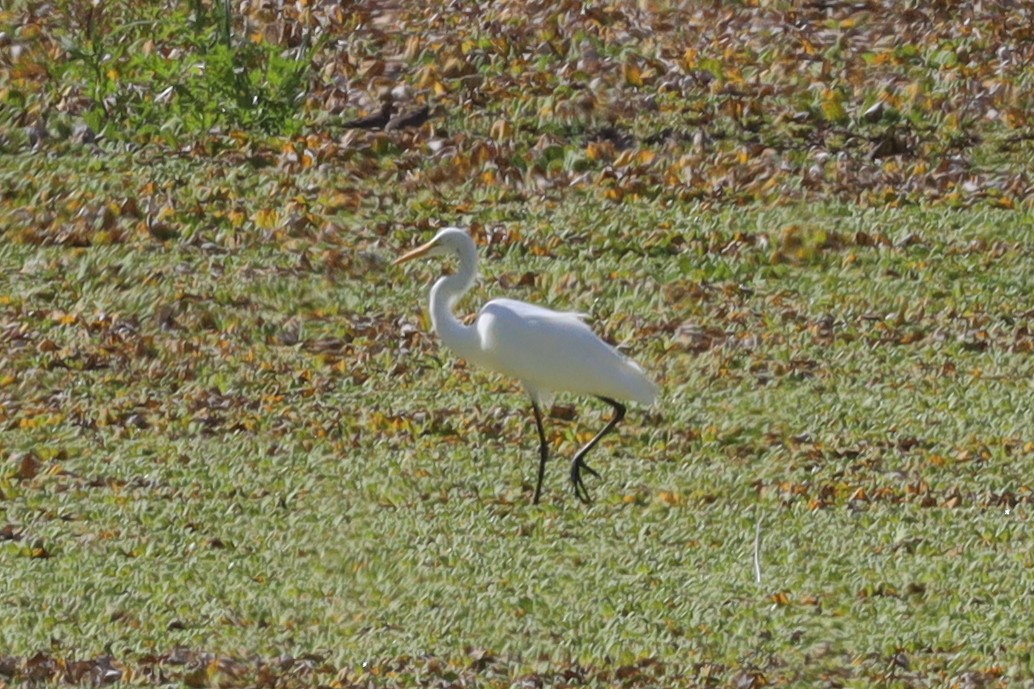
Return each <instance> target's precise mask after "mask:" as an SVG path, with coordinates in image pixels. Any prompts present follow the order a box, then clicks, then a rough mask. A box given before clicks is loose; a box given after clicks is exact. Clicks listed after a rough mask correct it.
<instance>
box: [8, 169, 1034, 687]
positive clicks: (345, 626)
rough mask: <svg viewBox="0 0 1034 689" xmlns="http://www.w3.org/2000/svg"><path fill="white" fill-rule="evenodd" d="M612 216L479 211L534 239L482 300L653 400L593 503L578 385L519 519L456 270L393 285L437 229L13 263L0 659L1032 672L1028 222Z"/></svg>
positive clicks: (646, 210)
mask: <svg viewBox="0 0 1034 689" xmlns="http://www.w3.org/2000/svg"><path fill="white" fill-rule="evenodd" d="M170 165H171V163H170ZM157 169H158V173H157V174H161V173H160V171H161V169H162V168H161V167H159V168H157ZM261 186H262V185H261V183H259V184H256V185H255V187H254V188H261ZM244 193H245V194H246V196H245V197H244V201H243V202H244V203H257V201H256V199H255V197H253V196H251V195H250V193H251V192H249V191H245V192H244ZM214 203H216V204H217V207H222V204H227V202H226V200H225V199H217V200H216V201H215V202H214ZM227 205H229V204H227ZM599 211H600V209H599V207H598V206H597V205H596V203H595V202H589V201H587V200H583V199H580V198H571V199H569V200H566V201H563V202H560V203H526V204H522V205H520V206H514V207H511V208H505V207H503V208H493V209H486V210H485V211H484V213H486V214H489V213H491V214H493V215H495V216H498V215H499V214H504V215H505V214H508V213H509V214H512V219H510V220H508V222H507V227H510V228H512V229H516V230H519V231H520V233H521V235H522V238H521V240H520V241H518V242H513V243H509V244H507V243H504V244H501V245H499V246H495V247H493V248H492V249H491V250H490V251H487V250H483V252H482V253H483V254H486V255H487V257H486V260H485V261H484V263H483V266H482V273H483V275H484V276H485V277H484V278H483V279H482V281H481V284H480V285H479V286H478V287H477V288H476V290H475V291H474V293H473V294H472V295H471V297H470V298H469V300H467V301H465V302H463V303H461V305H460V310H461V311H473V310H474V309H476V308H477V306H478V304H479V303H481V302H483V301H484V300H485V299H487V298H489V297H490V296H495V295H499V294H506V295H507V296H512V297H517V298H522V299H527V300H531V301H535V302H539V303H546V304H549V305H551V306H554V307H556V308H564V309H572V310H580V311H585V312H587V313H590V314H591V315H592V316H593V318H594V326H595V327H596V328H597V329H598V330H600V331H601V332H604V333H607V334H608V335H609V336H612V337H614V338H615V339H616V340H619V341H624V342H625V343H627V344H628V345H629V347H630V351H631V354H632V355H633V356H634V357H635V358H636V359H637V360H638V361H640V362H641V363H642V364H643V366H644V367H645V368H646V369H647V370H648V371H649V372H650V373H651V374H652V375H654V376H655V377H656V378H657V379H658V380H659V381H660V383H661V384H662V387H663V389H664V395H663V397H662V401H661V402H660V404H659V405H658V406H657V407H656V408H654V409H651V410H641V409H632V410H631V413H630V414H629V417H628V419H627V421H626V423H625V424H623V425H622V427H621V428H620V432H619V433H617V434H615V435H613V436H611V437H609V438H608V439H607V441H606V442H605V443H603V445H602V446H601V447H600V448H599V449H598V450H597V451H596V454H595V455H594V456H595V459H594V460H593V462H592V464H593V466H595V467H596V468H598V469H599V470H600V471H601V473H602V475H603V478H602V480H598V481H594V482H592V484H591V487H590V490H591V491H592V492H593V494H594V495H595V497H596V499H597V501H596V503H595V504H593V505H592V506H589V507H585V506H582V505H581V504H579V503H578V502H577V501H576V500H575V499H574V498H573V496H572V495H571V492H570V490H569V486H568V485H567V484H566V482H565V476H566V471H565V469H566V466H565V462H566V459H567V458H569V457H570V456H571V455H572V454H573V452H574V451H575V449H576V448H577V447H578V446H579V445H580V444H581V443H583V442H584V441H585V440H586V439H587V437H588V435H589V434H591V433H592V432H594V431H595V430H596V429H597V428H598V427H599V425H600V424H601V423H602V422H603V415H604V413H605V410H604V409H602V408H601V407H602V405H599V404H595V403H593V402H591V401H587V400H575V399H571V398H566V397H564V396H561V397H560V399H559V402H560V403H561V404H575V405H576V406H575V415H574V418H573V419H572V420H564V419H562V418H550V419H548V420H547V425H548V429H549V433H550V437H551V441H552V443H553V446H554V450H555V453H556V459H555V460H554V461H553V463H552V464H551V465H550V466H549V467H548V474H547V480H546V494H545V499H544V501H543V502H544V504H543V505H541V506H537V507H536V506H533V505H531V504H530V497H531V489H532V480H533V472H534V465H535V461H536V459H535V458H536V453H535V438H534V430H533V427H532V425H531V421H530V415H529V413H528V412H529V410H528V405H527V403H526V401H525V399H524V397H523V395H522V393H521V391H520V390H519V388H518V386H517V384H516V383H515V382H513V381H507V380H504V379H501V378H499V377H496V376H494V375H492V374H487V373H484V372H481V371H478V370H475V369H471V368H469V367H467V366H464V365H462V364H459V363H458V362H456V360H455V359H454V357H453V356H452V355H451V354H450V353H448V352H447V351H445V350H443V349H442V348H441V347H440V346H439V345H438V343H437V342H436V341H435V338H434V336H433V334H431V333H429V332H428V328H429V324H428V322H427V319H426V316H425V315H423V313H424V308H425V307H424V302H425V299H426V293H427V287H428V286H429V284H430V282H431V281H432V280H433V279H434V278H435V277H436V276H437V275H438V274H439V272H440V271H441V270H442V267H441V266H437V265H433V264H425V265H420V266H418V267H415V268H412V269H409V270H406V271H402V270H399V269H392V268H388V267H387V263H386V262H387V260H388V259H390V258H391V257H392V256H393V255H394V253H395V252H396V251H400V250H402V249H404V248H406V247H409V246H411V245H412V244H413V243H414V242H416V241H418V240H420V239H422V238H423V234H422V233H414V232H411V231H408V230H403V229H402V228H401V227H399V228H395V229H394V231H392V232H390V234H389V235H388V236H387V238H386V239H385V240H382V239H380V238H377V237H376V236H375V235H374V234H372V233H368V232H366V231H365V230H364V229H363V228H362V227H360V224H359V223H358V222H355V221H354V220H350V219H348V218H345V219H343V222H342V224H343V226H344V227H346V228H350V229H343V230H342V231H341V233H339V234H331V235H325V236H323V237H322V238H321V239H315V238H313V237H309V236H305V237H299V238H292V237H290V236H286V235H270V237H269V239H270V241H268V242H262V241H258V240H257V237H258V233H257V230H255V231H253V232H251V233H250V234H248V235H247V236H246V237H245V239H244V241H240V242H236V243H232V242H226V243H224V242H221V241H211V240H212V239H213V235H211V234H209V230H207V229H204V228H203V227H202V225H198V226H197V230H196V232H195V231H193V230H192V231H189V232H184V233H183V235H181V236H180V237H179V238H175V239H171V240H165V241H161V240H158V239H155V238H151V237H147V236H145V235H140V236H137V235H133V236H132V237H131V238H130V239H128V240H127V241H124V242H122V243H117V244H114V245H111V246H93V247H86V248H61V247H54V246H35V245H31V244H24V243H23V244H12V243H8V244H6V245H5V246H4V248H3V250H2V251H0V261H2V262H3V271H2V275H3V277H2V278H0V304H2V306H0V326H2V331H3V333H5V335H4V337H5V343H6V344H5V352H4V355H3V357H4V367H3V372H2V374H3V379H2V381H0V382H2V387H0V401H2V406H0V409H2V410H3V418H2V420H0V423H2V424H3V426H4V428H5V433H4V436H3V439H2V441H0V443H2V449H3V456H4V458H5V459H4V464H3V477H2V479H0V508H2V509H3V517H2V521H3V522H4V523H5V524H7V525H9V526H10V534H11V537H10V538H7V539H6V540H5V541H4V542H3V543H0V559H2V560H3V563H4V570H5V573H6V574H5V578H4V582H3V585H2V589H0V601H2V604H3V606H4V608H5V610H6V611H7V612H6V621H5V623H4V624H3V625H0V643H2V644H3V646H4V647H5V648H6V649H8V652H10V653H14V654H20V655H31V654H32V653H34V652H36V651H37V650H40V649H44V648H48V649H59V650H60V651H61V652H63V653H66V654H69V655H76V656H83V655H95V654H100V653H109V652H110V653H113V654H114V655H116V656H118V657H121V658H133V657H142V656H144V655H146V654H150V653H161V652H167V651H168V650H169V649H171V648H175V647H180V646H185V647H190V648H199V649H204V650H207V651H211V652H215V653H225V654H230V655H242V656H250V655H253V654H257V655H260V656H266V657H276V656H278V655H281V654H292V655H301V654H305V653H318V654H320V655H321V656H324V657H326V658H327V659H328V662H331V663H333V664H335V665H337V666H349V667H360V666H361V665H362V664H363V663H364V662H367V661H376V660H378V659H390V658H400V657H405V656H411V657H418V656H421V655H423V654H436V655H440V656H443V657H459V656H462V655H463V654H464V653H465V652H466V651H465V649H466V648H468V647H482V648H488V649H492V650H493V651H495V652H497V653H500V654H506V655H507V656H508V657H511V658H514V659H515V661H514V663H515V664H514V666H513V672H514V673H515V674H519V673H521V672H526V671H529V670H532V669H535V668H536V667H538V666H539V665H540V664H541V663H543V662H545V663H547V665H548V664H549V663H565V662H577V663H579V664H582V665H584V666H588V667H616V666H620V665H624V664H627V663H631V662H633V661H635V660H637V659H640V658H644V657H651V658H657V659H660V660H662V661H663V662H664V663H665V664H666V665H667V666H668V667H670V668H673V669H674V670H673V671H675V672H677V673H678V674H679V675H680V676H681V677H683V678H692V677H694V676H696V677H698V679H699V676H700V673H701V672H703V670H701V667H703V666H704V665H706V664H714V667H713V669H712V670H709V671H708V672H712V671H713V672H714V673H716V675H717V676H718V677H720V678H724V679H725V680H729V679H730V678H732V677H733V676H734V675H735V673H736V672H737V671H738V670H739V669H743V668H747V669H756V670H758V671H760V672H763V673H765V674H766V676H768V677H769V678H771V679H772V680H773V681H776V680H779V681H784V682H798V681H800V682H810V681H817V680H818V679H820V678H822V677H824V676H828V675H829V674H830V673H841V675H842V676H844V677H847V678H849V679H850V678H855V680H857V681H861V680H871V681H875V680H876V679H878V678H879V677H881V676H883V675H881V674H880V673H884V674H886V671H885V669H883V668H884V665H886V664H887V663H891V664H892V663H893V659H894V658H896V657H899V659H900V657H904V658H906V659H907V662H908V667H909V668H910V670H909V671H910V672H912V673H915V674H916V676H923V677H928V678H929V677H954V676H958V675H960V674H961V673H963V672H966V671H970V670H979V671H987V670H988V668H993V667H998V668H1000V673H1003V674H1001V676H1004V677H1008V678H1010V679H1015V680H1016V681H1019V680H1020V679H1029V677H1030V667H1029V657H1030V652H1031V648H1030V641H1029V639H1028V638H1027V637H1028V636H1029V635H1027V634H1026V633H1025V631H1024V628H1023V626H1022V625H1021V624H1017V617H1016V616H1017V614H1018V612H1017V611H1020V610H1023V609H1025V608H1026V602H1027V601H1026V597H1027V596H1026V593H1025V592H1026V591H1028V590H1030V589H1031V586H1032V583H1034V582H1032V578H1034V574H1032V572H1034V559H1032V554H1031V552H1032V550H1031V548H1032V543H1031V539H1030V535H1029V529H1028V528H1027V527H1028V523H1029V516H1030V514H1029V512H1030V500H1031V486H1030V482H1029V476H1030V473H1031V472H1030V469H1031V462H1032V452H1034V450H1032V447H1034V444H1032V443H1034V437H1032V436H1031V434H1030V428H1031V427H1032V421H1034V419H1032V414H1031V411H1030V409H1029V404H1028V403H1027V402H1028V400H1029V399H1030V395H1031V392H1032V390H1031V383H1030V380H1031V376H1030V373H1031V362H1030V348H1029V346H1028V344H1029V338H1030V334H1029V332H1028V327H1029V321H1030V315H1029V313H1030V309H1031V305H1030V303H1029V300H1028V296H1027V295H1029V289H1028V287H1029V278H1028V276H1029V275H1030V274H1031V270H1030V268H1031V266H1030V248H1029V240H1028V237H1027V227H1028V225H1029V220H1030V219H1029V217H1028V216H1026V215H1025V214H1024V213H1021V212H1011V213H1010V212H1005V211H992V210H969V211H951V210H924V209H886V210H873V209H859V208H852V207H846V206H838V205H831V206H821V207H812V208H800V207H788V208H779V207H775V208H768V209H763V208H757V209H750V210H742V209H739V210H736V211H732V210H718V211H714V210H708V209H707V208H705V207H701V206H693V205H689V206H672V207H669V208H659V207H658V206H656V205H653V204H641V205H637V204H627V205H622V206H613V207H608V208H607V209H606V211H607V212H606V213H605V214H603V215H602V217H601V214H600V212H599ZM401 212H402V213H403V214H405V213H412V214H418V213H420V212H421V211H419V210H414V209H413V208H408V209H404V210H402V211H401ZM478 212H480V211H475V212H474V214H472V215H471V216H469V217H467V218H462V217H461V218H457V222H466V221H477V213H478ZM350 223H351V224H350ZM186 227H188V228H189V227H190V226H189V225H187V226H186ZM249 227H250V226H249ZM863 235H864V236H863ZM880 236H885V237H886V238H887V240H886V241H883V240H881V239H880ZM909 236H911V239H908V240H905V239H904V238H906V237H909ZM193 237H199V238H200V237H206V239H202V240H198V241H195V239H193ZM216 239H217V238H216ZM206 241H208V242H210V243H208V244H206V243H205V242H206ZM539 249H542V250H539ZM333 252H339V253H340V254H343V256H344V258H343V259H333V258H332V254H333ZM302 254H305V255H306V260H304V261H303V260H301V259H300V256H301V255H302ZM526 271H530V272H531V273H532V276H533V279H532V280H531V281H530V282H528V281H526V282H524V283H522V286H518V285H517V281H515V280H511V281H509V282H508V283H506V284H509V286H508V287H503V286H500V284H499V281H500V279H501V278H503V277H505V276H519V275H522V274H523V273H524V272H526ZM403 326H405V330H406V332H405V333H403V332H402V330H403ZM694 329H695V330H694ZM694 332H698V333H704V336H703V339H701V338H700V337H696V336H694V335H693V333H694ZM26 462H28V464H27V463H26ZM755 556H756V557H757V564H756V565H755ZM758 573H760V581H758V578H757V575H758ZM400 681H401V680H400ZM413 681H414V682H416V680H413ZM685 681H687V682H688V681H689V680H688V679H686V680H685ZM701 681H702V680H701Z"/></svg>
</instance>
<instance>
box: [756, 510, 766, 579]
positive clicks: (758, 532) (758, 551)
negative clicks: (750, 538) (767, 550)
mask: <svg viewBox="0 0 1034 689" xmlns="http://www.w3.org/2000/svg"><path fill="white" fill-rule="evenodd" d="M763 520H764V517H762V516H760V515H759V516H758V521H757V523H756V524H755V525H754V581H755V582H757V583H758V584H760V583H761V522H762V521H763Z"/></svg>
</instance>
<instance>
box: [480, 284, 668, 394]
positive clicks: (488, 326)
mask: <svg viewBox="0 0 1034 689" xmlns="http://www.w3.org/2000/svg"><path fill="white" fill-rule="evenodd" d="M584 318H585V315H584V314H580V313H575V312H570V311H553V310H551V309H546V308H543V307H541V306H535V305H534V304H527V303H525V302H522V301H516V300H513V299H493V300H492V301H490V302H488V303H487V304H485V306H484V308H482V309H481V313H480V314H479V315H478V320H477V325H476V328H477V332H478V338H479V340H480V353H479V357H480V361H479V363H480V364H481V365H483V366H486V367H488V368H491V369H493V370H495V371H498V372H500V373H504V374H506V375H510V376H513V377H515V378H517V379H519V380H520V381H522V382H523V383H524V385H525V387H527V388H528V391H529V392H530V393H531V394H532V396H535V397H537V396H538V395H539V394H540V393H545V392H547V391H551V390H552V391H569V392H575V393H581V394H590V395H600V396H604V397H613V398H615V399H634V400H637V401H641V402H644V403H646V404H649V403H650V402H651V401H652V400H653V398H654V397H655V396H656V392H657V391H656V386H655V385H654V384H653V383H652V382H651V381H650V380H649V379H648V378H647V377H646V375H645V374H644V373H643V370H642V369H641V368H640V367H639V366H638V365H637V364H636V363H635V362H633V361H630V360H629V359H626V358H625V357H624V356H622V355H621V354H619V353H618V352H617V351H616V350H615V349H614V348H613V347H611V346H610V345H609V344H607V343H606V342H604V341H603V340H601V339H600V338H599V337H598V336H597V335H596V333H594V332H593V331H592V329H591V328H590V327H589V326H588V325H586V323H585V321H584V320H583V319H584Z"/></svg>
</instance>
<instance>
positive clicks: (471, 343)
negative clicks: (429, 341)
mask: <svg viewBox="0 0 1034 689" xmlns="http://www.w3.org/2000/svg"><path fill="white" fill-rule="evenodd" d="M459 258H460V260H459V266H458V268H457V270H456V272H455V273H454V274H452V275H446V276H444V277H442V278H439V279H438V281H437V282H435V283H434V287H432V288H431V325H432V326H434V331H435V332H436V333H438V337H440V338H441V339H442V342H444V343H445V345H446V346H447V347H448V348H449V349H451V350H453V351H454V352H456V354H458V355H460V356H461V357H463V358H464V359H467V360H475V359H477V354H478V352H479V351H480V349H479V347H478V338H477V332H476V331H475V330H474V328H473V327H471V326H468V325H464V324H463V323H461V322H460V320H459V319H458V318H456V316H454V315H453V313H452V308H453V306H455V304H456V302H458V301H459V300H460V298H461V297H462V296H463V295H464V294H466V293H467V291H468V290H470V288H471V287H472V286H473V285H474V278H475V277H476V275H477V249H476V248H475V247H474V243H473V242H471V243H470V245H469V246H465V247H463V248H462V249H461V251H460V257H459Z"/></svg>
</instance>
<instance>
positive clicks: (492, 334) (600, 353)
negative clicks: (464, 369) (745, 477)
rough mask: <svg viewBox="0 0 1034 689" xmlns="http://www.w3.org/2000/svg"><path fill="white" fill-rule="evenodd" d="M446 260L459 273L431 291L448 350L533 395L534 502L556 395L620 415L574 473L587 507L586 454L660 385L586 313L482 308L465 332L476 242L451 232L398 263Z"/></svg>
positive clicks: (496, 305) (518, 304)
mask: <svg viewBox="0 0 1034 689" xmlns="http://www.w3.org/2000/svg"><path fill="white" fill-rule="evenodd" d="M443 254H454V255H456V256H458V257H459V261H460V266H459V269H458V270H457V272H456V273H455V274H453V275H447V276H445V277H442V278H440V279H439V280H438V281H437V282H436V283H435V284H434V287H432V288H431V323H432V325H433V327H434V330H435V332H436V333H437V334H438V336H439V337H440V338H441V339H442V341H443V342H444V343H445V345H446V346H447V347H449V348H450V349H452V350H453V351H454V352H455V353H456V354H458V355H459V356H460V357H462V358H464V359H466V360H467V361H469V362H471V363H473V364H476V365H478V366H482V367H484V368H487V369H490V370H493V371H496V372H498V373H502V374H504V375H507V376H512V377H514V378H516V379H518V380H519V381H521V383H522V384H523V385H524V388H525V390H527V392H528V395H529V396H530V397H531V400H532V407H533V409H534V411H535V420H536V424H537V427H538V431H539V439H540V464H539V481H538V485H537V487H536V490H535V502H538V499H539V495H540V493H541V489H542V475H543V472H544V469H545V463H546V458H547V457H548V446H547V444H546V440H545V433H544V431H543V429H542V413H541V408H540V405H543V404H546V403H547V401H548V400H549V399H550V398H551V396H552V394H553V393H555V392H572V393H576V394H584V395H594V396H596V397H599V398H600V399H602V400H604V401H605V402H607V403H608V404H610V405H611V406H612V407H613V408H614V410H615V415H614V417H613V419H612V420H611V422H610V423H609V424H608V425H607V426H606V428H604V429H603V430H602V431H601V432H600V433H599V434H597V435H596V437H595V438H593V439H592V441H590V442H589V444H588V445H586V446H585V447H584V448H582V450H581V451H579V453H578V454H577V455H576V456H575V459H574V463H573V464H572V467H571V481H572V482H573V483H574V486H575V493H576V494H577V495H578V497H579V498H581V499H582V500H584V501H586V502H588V493H587V491H586V490H585V486H584V484H583V483H582V479H581V474H580V471H581V469H585V470H586V471H588V472H589V473H592V474H594V475H595V474H596V472H595V471H593V470H592V469H591V468H589V467H588V465H586V464H585V462H584V456H585V454H586V453H587V452H588V451H589V450H590V449H591V448H592V447H593V446H594V445H595V444H596V442H597V441H598V440H599V439H600V438H601V437H603V435H605V434H606V433H607V432H609V431H610V430H611V429H612V428H613V427H614V426H615V425H616V424H617V423H618V422H619V421H620V420H621V419H622V418H623V417H624V414H625V407H624V406H623V405H622V404H620V403H619V402H617V400H633V401H636V402H639V403H641V404H646V405H649V404H652V403H653V402H654V400H655V399H656V397H657V386H656V384H655V383H654V382H653V381H652V380H650V379H649V378H648V377H647V375H646V374H645V373H644V372H643V370H642V368H640V367H639V365H638V364H636V363H635V362H633V361H632V360H630V359H628V358H626V357H624V356H622V355H621V354H620V353H618V351H617V350H615V349H614V348H613V347H611V346H610V345H608V344H607V343H606V342H604V341H603V340H601V339H600V338H599V337H598V336H597V335H596V334H595V333H594V332H593V331H592V329H590V328H589V326H588V325H587V324H586V323H585V321H584V315H583V314H579V313H573V312H563V311H553V310H551V309H547V308H543V307H541V306H536V305H534V304H528V303H525V302H522V301H517V300H515V299H493V300H492V301H490V302H488V303H487V304H485V305H484V307H482V309H481V312H480V313H479V314H478V317H477V320H476V321H475V322H474V324H473V325H469V326H468V325H464V324H463V323H462V322H460V321H459V320H458V319H457V318H456V316H455V315H454V314H453V313H452V308H453V306H454V305H455V302H456V301H458V300H459V298H460V297H462V296H463V294H465V293H466V292H467V291H468V290H469V289H470V288H471V286H472V285H473V283H474V278H475V275H476V272H477V248H476V247H475V245H474V241H473V240H472V239H471V238H470V235H468V234H467V233H466V232H465V231H463V230H460V229H458V228H454V227H450V228H445V229H443V230H441V231H440V232H439V233H438V234H437V235H435V237H434V239H432V240H431V241H430V242H428V243H427V244H424V245H423V246H420V247H418V248H416V249H414V250H413V251H410V252H409V253H407V254H405V255H404V256H402V257H400V258H399V259H397V260H396V261H395V263H402V262H404V261H408V260H411V259H414V258H419V257H420V256H435V255H443Z"/></svg>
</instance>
